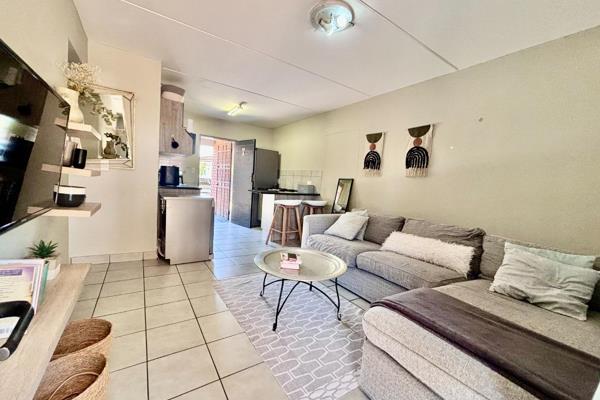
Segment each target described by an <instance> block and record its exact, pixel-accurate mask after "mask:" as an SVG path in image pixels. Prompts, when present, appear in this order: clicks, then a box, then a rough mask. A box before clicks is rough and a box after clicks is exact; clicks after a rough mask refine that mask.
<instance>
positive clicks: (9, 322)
mask: <svg viewBox="0 0 600 400" xmlns="http://www.w3.org/2000/svg"><path fill="white" fill-rule="evenodd" d="M45 264H46V263H45V260H41V259H31V260H0V303H3V302H5V301H17V300H25V301H27V302H29V303H31V305H32V306H33V309H34V310H37V307H38V306H39V305H40V304H41V303H42V301H43V298H44V290H45V288H46V276H47V273H48V269H47V268H46V266H45ZM17 320H18V318H17V317H14V318H13V317H11V318H2V319H0V339H1V338H7V337H8V336H9V335H10V333H11V332H12V330H13V328H14V327H15V325H16V324H17Z"/></svg>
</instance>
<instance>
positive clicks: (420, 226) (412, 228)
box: [402, 218, 485, 278]
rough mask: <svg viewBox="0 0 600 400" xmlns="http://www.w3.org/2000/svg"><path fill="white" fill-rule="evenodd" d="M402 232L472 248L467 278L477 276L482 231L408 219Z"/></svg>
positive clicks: (483, 234)
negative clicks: (473, 250) (472, 252)
mask: <svg viewBox="0 0 600 400" xmlns="http://www.w3.org/2000/svg"><path fill="white" fill-rule="evenodd" d="M402 232H403V233H409V234H411V235H417V236H423V237H427V238H432V239H438V240H441V241H443V242H448V243H456V244H461V245H463V246H471V247H474V248H475V253H474V255H473V258H472V260H471V268H470V271H469V273H468V277H469V278H474V277H476V276H477V275H478V274H479V266H480V264H481V255H482V254H483V237H484V236H485V231H484V230H483V229H480V228H472V229H467V228H461V227H459V226H455V225H445V224H435V223H433V222H429V221H424V220H420V219H413V218H408V219H407V220H406V221H405V222H404V226H403V227H402Z"/></svg>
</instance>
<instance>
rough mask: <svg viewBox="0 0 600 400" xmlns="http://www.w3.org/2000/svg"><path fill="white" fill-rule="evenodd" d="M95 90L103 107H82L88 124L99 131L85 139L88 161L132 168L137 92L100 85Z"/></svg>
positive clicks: (102, 165) (96, 164)
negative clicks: (135, 93)
mask: <svg viewBox="0 0 600 400" xmlns="http://www.w3.org/2000/svg"><path fill="white" fill-rule="evenodd" d="M93 89H94V92H95V93H96V94H97V95H98V97H99V98H100V100H101V106H102V107H104V108H103V109H98V108H97V107H96V108H94V107H92V106H91V105H85V106H82V107H81V109H82V111H83V114H84V120H85V123H86V124H89V125H91V126H92V127H93V128H94V130H95V131H96V132H97V134H98V135H97V136H95V137H92V138H89V137H88V138H85V139H82V147H83V148H84V149H86V150H87V151H88V156H87V158H88V160H87V162H88V164H90V166H92V167H93V166H96V168H99V169H106V168H108V169H114V168H133V156H134V151H135V149H134V141H133V139H134V121H135V114H134V111H135V109H134V101H135V95H134V93H132V92H127V91H124V90H119V89H113V88H109V87H105V86H99V85H94V86H93Z"/></svg>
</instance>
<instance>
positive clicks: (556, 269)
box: [490, 242, 600, 321]
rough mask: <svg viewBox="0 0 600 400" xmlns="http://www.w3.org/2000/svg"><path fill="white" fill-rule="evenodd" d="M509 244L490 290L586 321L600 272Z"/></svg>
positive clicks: (599, 278)
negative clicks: (564, 262) (551, 258)
mask: <svg viewBox="0 0 600 400" xmlns="http://www.w3.org/2000/svg"><path fill="white" fill-rule="evenodd" d="M509 244H510V243H508V242H507V243H506V248H505V249H504V253H505V254H504V261H503V262H502V265H501V266H500V268H499V269H498V272H496V276H495V277H494V282H493V283H492V285H491V286H490V290H493V291H494V292H496V293H500V294H503V295H506V296H509V297H512V298H514V299H517V300H523V301H527V302H529V303H531V304H534V305H536V306H538V307H542V308H545V309H546V310H549V311H553V312H556V313H559V314H562V315H566V316H569V317H573V318H576V319H579V320H581V321H585V320H586V315H587V310H588V303H589V301H590V299H591V297H592V293H593V292H594V287H595V286H596V283H598V281H599V280H600V273H599V272H598V271H594V270H592V269H591V268H581V267H574V266H573V265H569V264H563V263H561V262H558V261H554V260H550V259H548V258H545V257H542V256H539V255H537V254H534V253H531V252H529V251H527V250H522V249H523V248H522V247H511V246H509Z"/></svg>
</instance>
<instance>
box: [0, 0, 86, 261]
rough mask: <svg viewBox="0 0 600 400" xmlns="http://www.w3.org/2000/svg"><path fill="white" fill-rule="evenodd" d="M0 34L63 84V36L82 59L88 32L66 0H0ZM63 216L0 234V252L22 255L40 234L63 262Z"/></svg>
mask: <svg viewBox="0 0 600 400" xmlns="http://www.w3.org/2000/svg"><path fill="white" fill-rule="evenodd" d="M0 10H1V11H0V38H1V39H2V40H4V41H5V42H6V43H7V44H8V46H10V47H11V48H12V49H13V50H14V51H15V52H16V53H17V54H18V55H19V56H20V57H21V58H23V59H24V60H25V62H27V63H28V64H29V65H30V66H31V68H33V69H34V70H35V71H36V72H37V73H38V74H39V75H40V76H41V77H42V78H43V79H44V80H46V81H47V82H48V83H49V84H50V85H53V86H62V85H64V83H65V79H64V77H63V75H62V72H61V70H60V68H59V67H60V65H61V64H62V63H63V62H65V61H67V55H68V49H69V46H68V42H69V40H70V41H71V43H72V44H73V47H74V48H75V50H76V51H77V53H78V55H79V57H80V58H81V59H82V60H86V58H87V36H86V34H85V32H84V30H83V27H82V25H81V21H80V20H79V14H78V13H77V10H76V9H75V6H74V5H73V2H72V1H71V0H53V1H39V0H3V1H2V2H1V3H0ZM68 236H69V235H68V222H67V219H66V218H55V217H40V218H37V219H35V220H33V221H30V222H28V223H26V224H24V225H21V226H20V227H17V228H15V229H13V230H11V231H9V232H8V233H5V234H4V235H2V236H0V258H21V257H24V256H25V255H27V253H28V250H27V247H29V246H31V244H32V243H33V242H37V241H38V240H40V239H44V240H52V241H54V242H58V243H59V245H60V246H59V248H58V252H59V253H60V259H61V261H62V262H66V261H67V260H68V258H69V241H68Z"/></svg>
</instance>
